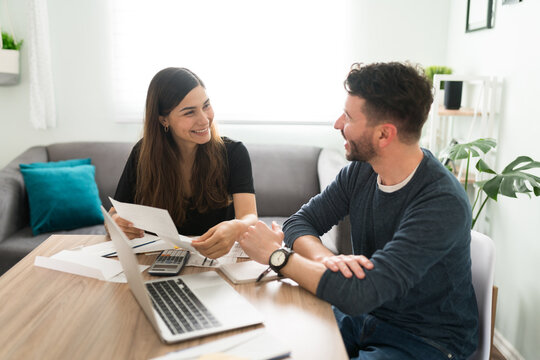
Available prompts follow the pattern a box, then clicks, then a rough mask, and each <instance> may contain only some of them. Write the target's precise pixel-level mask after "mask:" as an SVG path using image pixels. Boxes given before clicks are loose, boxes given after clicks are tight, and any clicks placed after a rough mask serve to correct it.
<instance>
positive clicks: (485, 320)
mask: <svg viewBox="0 0 540 360" xmlns="http://www.w3.org/2000/svg"><path fill="white" fill-rule="evenodd" d="M471 261H472V281H473V286H474V291H475V293H476V302H477V304H478V313H479V315H480V323H479V330H480V331H479V335H480V337H479V342H478V349H477V350H476V351H475V352H474V354H472V355H471V356H470V357H469V360H489V356H490V351H491V339H492V334H491V329H492V304H493V273H494V268H495V245H494V244H493V241H492V240H491V239H490V238H489V237H487V236H486V235H484V234H482V233H479V232H476V231H474V230H472V231H471Z"/></svg>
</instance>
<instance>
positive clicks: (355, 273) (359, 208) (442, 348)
mask: <svg viewBox="0 0 540 360" xmlns="http://www.w3.org/2000/svg"><path fill="white" fill-rule="evenodd" d="M345 88H346V90H347V92H348V96H347V99H346V102H345V109H344V113H343V115H341V117H340V118H339V119H337V120H336V123H335V125H334V127H335V128H336V129H338V130H340V131H341V133H342V135H343V137H344V138H345V149H346V155H347V159H348V160H351V161H352V162H351V163H350V164H349V165H348V166H346V167H345V168H343V169H342V170H341V171H340V173H339V174H338V176H337V177H336V179H335V180H334V182H333V183H331V184H330V185H329V186H328V187H327V188H326V189H325V190H324V191H323V192H322V193H321V194H319V195H317V196H315V197H314V198H312V199H311V200H310V201H309V202H308V203H307V204H306V205H304V206H302V208H301V209H300V210H299V211H298V212H297V213H296V214H294V215H293V216H292V217H291V218H289V219H288V220H287V221H286V222H285V224H284V227H283V232H281V231H280V229H279V228H278V227H277V226H276V225H275V224H274V225H273V226H272V229H269V228H268V227H267V226H266V225H264V224H263V223H261V222H259V223H257V225H255V226H252V227H250V228H249V229H248V231H247V232H246V233H245V234H244V235H243V236H242V238H241V240H240V244H241V245H242V247H243V248H244V250H245V251H246V252H247V254H248V255H249V256H250V257H251V258H253V259H254V260H256V261H258V262H260V263H266V264H268V263H270V267H271V268H273V269H274V270H277V271H279V272H280V273H281V274H282V275H284V276H286V277H289V278H291V279H293V280H295V281H296V282H298V283H299V284H300V285H301V286H302V287H304V288H306V289H307V290H309V291H311V292H312V293H314V294H316V295H317V296H318V297H320V298H321V299H323V300H326V301H328V302H329V303H331V304H332V305H334V312H335V315H336V320H337V322H338V325H339V328H340V330H341V334H342V337H343V340H344V342H345V346H346V349H347V352H348V354H349V356H350V357H351V358H358V359H466V358H467V357H468V356H469V355H470V354H471V353H472V352H473V351H474V350H475V349H476V346H477V341H478V309H477V306H476V299H475V294H474V289H473V287H472V280H471V258H470V226H471V211H470V205H469V202H468V199H467V196H466V194H465V192H464V190H463V188H462V186H461V185H460V184H459V182H458V181H457V180H456V179H455V177H454V176H453V175H452V174H451V173H450V172H449V171H448V170H447V169H446V168H444V167H443V166H442V165H441V164H440V162H439V161H438V160H437V159H436V158H435V157H434V156H433V155H432V154H431V152H429V151H428V150H425V149H422V148H420V146H419V139H420V135H421V130H422V126H423V124H424V123H425V121H426V119H427V115H428V112H429V108H430V105H431V102H432V100H433V98H432V95H431V84H430V82H429V80H427V79H426V77H425V76H424V75H423V72H419V71H418V70H417V69H416V68H414V67H412V66H410V65H407V64H401V63H378V64H371V65H367V66H366V65H364V66H362V65H358V64H357V65H354V66H353V68H352V70H351V71H350V73H349V75H348V77H347V79H346V81H345ZM346 215H350V222H351V241H352V248H353V253H354V254H357V255H348V256H346V255H339V256H334V255H333V254H332V253H331V252H330V251H329V250H328V249H327V248H325V247H324V246H323V245H322V243H321V241H320V239H319V236H320V235H322V234H324V233H325V232H327V231H328V230H329V229H330V228H331V227H332V226H333V225H335V224H337V223H338V221H339V220H341V219H343V218H344V217H345V216H346ZM282 240H284V242H285V244H286V245H287V246H288V247H289V248H290V249H292V250H294V252H292V253H291V252H290V251H287V250H286V249H280V245H281V241H282ZM362 254H363V255H365V257H364V256H362ZM367 258H369V260H368V259H367ZM362 268H364V269H365V270H366V271H365V272H364V270H363V269H362Z"/></svg>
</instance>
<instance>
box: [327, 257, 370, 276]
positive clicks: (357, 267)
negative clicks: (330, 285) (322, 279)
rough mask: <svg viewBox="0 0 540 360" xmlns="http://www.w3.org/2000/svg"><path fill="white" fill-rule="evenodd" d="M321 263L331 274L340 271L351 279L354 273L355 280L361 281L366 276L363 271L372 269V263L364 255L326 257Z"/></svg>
mask: <svg viewBox="0 0 540 360" xmlns="http://www.w3.org/2000/svg"><path fill="white" fill-rule="evenodd" d="M321 262H322V263H323V264H324V265H325V266H326V267H327V268H328V269H330V270H332V271H333V272H336V271H341V273H342V274H343V276H345V277H346V278H350V277H352V276H353V273H354V275H355V276H356V277H357V278H359V279H363V278H364V277H365V276H366V274H365V272H364V269H366V270H371V269H373V263H372V262H371V261H369V259H368V258H367V257H365V256H364V255H334V256H327V257H325V258H323V259H322V260H321ZM363 268H364V269H363Z"/></svg>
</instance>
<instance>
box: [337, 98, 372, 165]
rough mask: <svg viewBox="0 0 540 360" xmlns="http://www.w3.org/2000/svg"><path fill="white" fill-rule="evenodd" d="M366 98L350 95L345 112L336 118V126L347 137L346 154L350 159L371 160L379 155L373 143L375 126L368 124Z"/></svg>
mask: <svg viewBox="0 0 540 360" xmlns="http://www.w3.org/2000/svg"><path fill="white" fill-rule="evenodd" d="M365 102H366V101H365V100H364V99H362V98H360V97H358V96H354V95H350V94H349V95H348V96H347V100H346V101H345V109H344V111H343V114H342V115H341V116H340V117H339V118H338V119H337V120H336V122H335V124H334V128H335V129H338V130H340V131H341V135H343V138H344V139H345V156H346V158H347V160H349V161H367V162H368V161H369V160H371V159H373V157H375V155H377V152H376V149H375V146H374V145H373V131H374V127H373V126H369V125H368V120H367V117H366V115H365V114H364V112H363V108H364V104H365Z"/></svg>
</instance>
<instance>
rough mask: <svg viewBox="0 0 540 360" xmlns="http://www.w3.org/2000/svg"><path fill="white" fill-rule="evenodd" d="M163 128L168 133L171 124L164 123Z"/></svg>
mask: <svg viewBox="0 0 540 360" xmlns="http://www.w3.org/2000/svg"><path fill="white" fill-rule="evenodd" d="M163 130H165V132H166V133H168V132H169V125H164V126H163Z"/></svg>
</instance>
